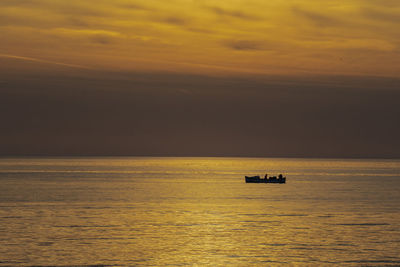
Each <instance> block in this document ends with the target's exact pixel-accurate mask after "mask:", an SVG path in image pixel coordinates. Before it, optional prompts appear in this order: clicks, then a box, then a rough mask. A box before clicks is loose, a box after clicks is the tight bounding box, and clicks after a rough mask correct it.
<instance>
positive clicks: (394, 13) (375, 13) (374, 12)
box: [361, 7, 400, 24]
mask: <svg viewBox="0 0 400 267" xmlns="http://www.w3.org/2000/svg"><path fill="white" fill-rule="evenodd" d="M361 14H362V15H364V16H365V17H366V18H368V19H372V20H376V21H383V22H390V23H396V24H398V23H399V22H400V10H399V9H387V10H379V9H376V8H375V9H373V8H368V7H366V8H363V9H362V10H361Z"/></svg>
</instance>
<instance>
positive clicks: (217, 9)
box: [207, 6, 258, 20]
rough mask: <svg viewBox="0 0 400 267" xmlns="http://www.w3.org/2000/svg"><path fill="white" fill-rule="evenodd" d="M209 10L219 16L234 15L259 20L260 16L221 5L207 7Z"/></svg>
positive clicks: (234, 16) (239, 17)
mask: <svg viewBox="0 0 400 267" xmlns="http://www.w3.org/2000/svg"><path fill="white" fill-rule="evenodd" d="M207 9H208V10H211V11H212V12H214V13H215V14H217V15H219V16H228V17H233V18H238V19H245V20H257V19H258V17H256V16H254V15H250V14H247V13H244V12H243V11H240V10H230V9H224V8H221V7H217V6H214V7H207Z"/></svg>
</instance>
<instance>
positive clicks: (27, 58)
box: [0, 54, 91, 69]
mask: <svg viewBox="0 0 400 267" xmlns="http://www.w3.org/2000/svg"><path fill="white" fill-rule="evenodd" d="M0 58H11V59H17V60H25V61H32V62H38V63H46V64H53V65H60V66H64V67H70V68H77V69H91V68H90V67H88V66H84V65H77V64H69V63H63V62H56V61H50V60H44V59H39V58H32V57H24V56H16V55H7V54H0Z"/></svg>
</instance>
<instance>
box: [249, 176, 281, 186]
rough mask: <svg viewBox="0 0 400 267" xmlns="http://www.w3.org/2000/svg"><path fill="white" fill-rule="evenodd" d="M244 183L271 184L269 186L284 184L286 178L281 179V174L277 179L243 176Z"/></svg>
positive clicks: (272, 177)
mask: <svg viewBox="0 0 400 267" xmlns="http://www.w3.org/2000/svg"><path fill="white" fill-rule="evenodd" d="M245 181H246V183H271V184H285V183H286V177H283V176H282V174H279V176H278V177H276V176H270V177H268V176H267V175H265V177H264V178H260V176H258V175H257V176H245Z"/></svg>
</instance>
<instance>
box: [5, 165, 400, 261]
mask: <svg viewBox="0 0 400 267" xmlns="http://www.w3.org/2000/svg"><path fill="white" fill-rule="evenodd" d="M265 173H268V174H269V175H278V174H280V173H282V174H283V175H284V176H286V178H287V179H286V184H246V183H245V180H244V176H245V175H260V176H264V174H265ZM73 265H74V266H287V265H296V266H297V265H298V266H329V265H332V266H400V160H375V159H363V160H361V159H294V158H293V159H288V158H184V157H182V158H171V157H166V158H162V157H160V158H156V157H121V158H116V157H109V158H106V157H104V158H102V157H87V158H75V157H73V158H1V159H0V266H73Z"/></svg>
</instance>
